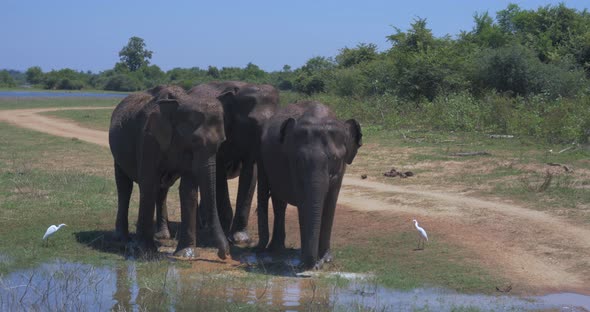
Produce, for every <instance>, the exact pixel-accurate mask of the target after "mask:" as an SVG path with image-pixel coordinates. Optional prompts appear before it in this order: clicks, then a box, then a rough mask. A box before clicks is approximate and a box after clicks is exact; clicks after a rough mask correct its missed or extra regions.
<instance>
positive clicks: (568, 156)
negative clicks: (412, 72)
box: [44, 110, 590, 224]
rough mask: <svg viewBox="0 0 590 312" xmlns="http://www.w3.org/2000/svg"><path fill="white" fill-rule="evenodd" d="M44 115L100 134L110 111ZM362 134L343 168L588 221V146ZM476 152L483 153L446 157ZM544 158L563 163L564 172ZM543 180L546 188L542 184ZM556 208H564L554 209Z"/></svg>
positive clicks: (404, 132)
mask: <svg viewBox="0 0 590 312" xmlns="http://www.w3.org/2000/svg"><path fill="white" fill-rule="evenodd" d="M44 114H47V115H51V116H56V117H60V118H66V119H71V120H74V121H76V122H78V123H80V124H82V125H85V126H87V127H89V128H93V129H98V130H104V131H107V130H108V125H109V122H110V115H111V110H80V111H67V110H66V111H56V112H46V113H44ZM363 132H364V137H363V139H364V142H365V147H369V148H361V149H360V150H359V157H358V158H357V159H356V160H355V163H354V165H353V166H350V168H349V170H348V172H349V173H354V174H358V175H361V174H367V175H370V176H372V177H374V178H375V179H377V180H378V181H380V182H386V183H392V182H394V183H395V180H393V181H392V180H391V179H388V178H386V177H383V176H382V174H383V173H384V172H386V171H388V170H389V169H390V168H391V167H393V166H395V167H396V168H397V169H398V170H402V169H404V168H405V169H407V170H411V171H413V172H414V173H416V174H417V175H419V176H420V177H421V178H420V179H407V180H405V181H404V185H407V184H409V185H411V184H413V183H415V184H420V185H423V184H429V185H435V186H436V185H451V186H452V187H454V188H459V189H463V190H469V191H472V192H475V193H477V195H480V196H501V197H504V198H508V199H511V200H514V201H517V202H520V203H522V204H523V205H526V206H528V207H531V208H533V209H538V210H542V211H548V212H550V213H554V214H556V215H559V216H566V217H568V218H570V219H571V220H573V221H577V222H580V221H581V222H584V223H586V224H590V206H588V204H587V203H590V160H589V159H590V150H589V149H588V147H584V146H579V145H549V144H546V143H539V142H538V141H535V140H532V139H529V138H519V137H516V138H511V139H493V138H490V136H489V135H487V134H481V133H445V132H427V131H409V130H401V131H391V130H390V131H384V130H380V129H378V128H375V127H370V126H369V127H364V128H363ZM399 150H403V153H399V152H398V151H399ZM481 151H483V152H487V153H489V155H483V156H474V157H460V156H453V154H455V153H462V152H481ZM560 151H561V153H560ZM548 163H553V164H562V165H565V166H566V167H567V168H568V169H571V170H570V171H566V170H565V167H559V166H549V165H548ZM442 168H444V170H442ZM548 179H550V181H549V182H548V185H546V187H545V186H543V184H544V183H546V181H547V180H548ZM541 186H543V187H541ZM557 206H560V207H561V206H563V207H565V208H564V209H559V211H553V210H552V208H555V207H557Z"/></svg>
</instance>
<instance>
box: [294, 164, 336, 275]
mask: <svg viewBox="0 0 590 312" xmlns="http://www.w3.org/2000/svg"><path fill="white" fill-rule="evenodd" d="M317 169H319V168H316V170H310V169H309V168H308V169H307V170H305V171H303V170H301V169H300V171H299V172H306V171H307V172H309V171H311V172H309V173H308V174H303V176H304V177H303V180H302V181H300V183H301V184H300V185H301V186H302V191H303V192H302V194H305V195H303V201H302V202H301V203H300V205H299V213H300V215H301V216H302V218H300V222H301V221H303V224H300V225H299V226H300V231H301V256H302V260H303V265H304V266H305V267H306V268H312V267H314V266H315V265H316V263H317V262H318V251H319V241H320V229H321V224H322V214H323V209H324V201H325V198H326V192H327V190H328V182H329V181H328V175H327V173H326V172H324V170H317Z"/></svg>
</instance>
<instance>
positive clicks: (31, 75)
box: [25, 66, 43, 85]
mask: <svg viewBox="0 0 590 312" xmlns="http://www.w3.org/2000/svg"><path fill="white" fill-rule="evenodd" d="M25 75H26V76H27V82H28V83H30V84H33V85H34V84H40V83H42V82H43V71H42V70H41V67H39V66H33V67H29V69H27V72H26V73H25Z"/></svg>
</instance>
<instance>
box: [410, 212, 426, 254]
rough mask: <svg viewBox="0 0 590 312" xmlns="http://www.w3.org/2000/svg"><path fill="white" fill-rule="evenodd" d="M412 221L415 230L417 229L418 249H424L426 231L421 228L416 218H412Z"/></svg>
mask: <svg viewBox="0 0 590 312" xmlns="http://www.w3.org/2000/svg"><path fill="white" fill-rule="evenodd" d="M412 222H414V226H415V227H416V230H418V234H419V236H418V249H424V244H425V243H426V242H427V241H428V234H426V231H425V230H424V229H423V228H421V227H420V226H418V221H416V219H414V220H412ZM420 242H422V248H420Z"/></svg>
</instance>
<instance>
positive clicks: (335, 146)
mask: <svg viewBox="0 0 590 312" xmlns="http://www.w3.org/2000/svg"><path fill="white" fill-rule="evenodd" d="M361 145H362V133H361V128H360V125H359V123H358V122H357V121H356V120H354V119H349V120H347V121H341V120H339V119H337V118H336V117H335V115H334V113H333V112H332V111H330V109H329V108H328V107H327V106H325V105H323V104H321V103H319V102H300V103H295V104H289V105H287V106H286V107H284V108H282V109H280V110H279V111H277V113H276V114H275V115H274V116H273V117H271V118H270V119H269V120H268V122H267V124H266V125H265V126H264V129H263V133H262V138H261V161H260V162H259V165H258V168H259V176H258V231H259V238H260V241H259V243H258V248H269V249H275V250H277V249H283V248H284V245H285V209H286V206H287V204H291V205H293V206H296V207H297V210H298V214H299V227H300V231H301V256H302V262H303V267H304V269H308V268H316V269H319V268H321V266H322V264H324V263H326V262H330V261H331V260H332V255H331V253H330V235H331V231H332V224H333V221H334V213H335V208H336V202H337V200H338V193H339V192H340V187H341V185H342V178H343V177H344V172H345V170H346V165H347V164H351V163H352V161H353V160H354V158H355V156H356V154H357V151H358V149H359V147H360V146H361ZM269 198H271V199H272V204H273V211H274V225H273V235H272V240H271V242H270V245H269V244H268V240H269V230H268V200H269Z"/></svg>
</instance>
